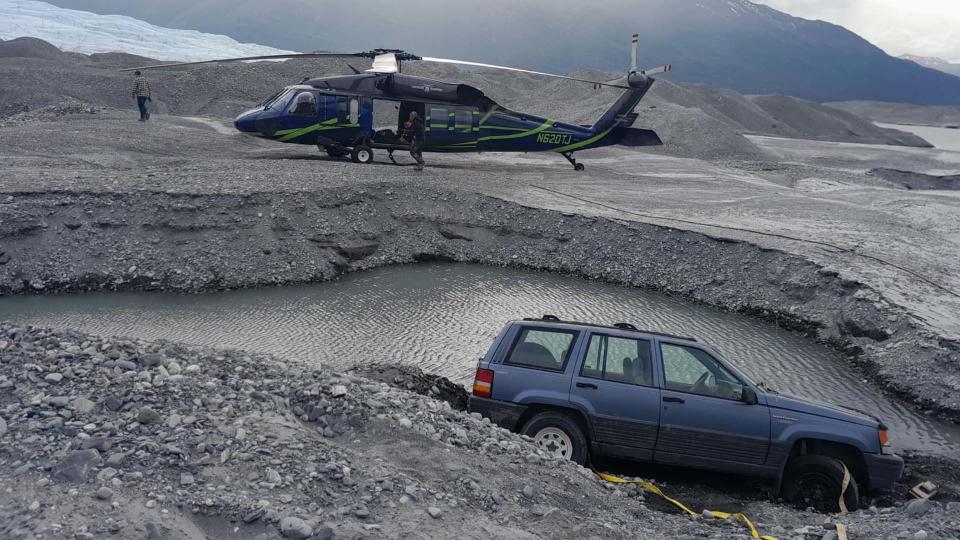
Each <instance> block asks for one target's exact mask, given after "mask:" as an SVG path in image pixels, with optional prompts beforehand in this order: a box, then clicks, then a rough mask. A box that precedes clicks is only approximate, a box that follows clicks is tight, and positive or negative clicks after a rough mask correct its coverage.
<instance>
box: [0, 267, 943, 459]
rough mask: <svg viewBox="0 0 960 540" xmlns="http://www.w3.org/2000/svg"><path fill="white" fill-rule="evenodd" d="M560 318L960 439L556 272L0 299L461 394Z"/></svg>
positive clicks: (861, 385) (819, 375) (683, 318)
mask: <svg viewBox="0 0 960 540" xmlns="http://www.w3.org/2000/svg"><path fill="white" fill-rule="evenodd" d="M544 313H550V314H553V315H557V316H559V317H561V318H563V319H569V320H580V321H585V322H595V323H604V324H610V323H614V322H621V321H623V322H630V323H633V324H635V325H636V326H637V327H639V328H646V329H650V330H655V331H662V332H668V333H679V334H684V335H690V336H694V337H696V338H697V339H699V340H701V341H704V342H706V343H708V344H710V345H712V346H713V347H714V348H716V349H717V350H719V351H720V352H721V353H722V354H723V355H724V356H725V357H726V358H727V359H728V360H729V361H730V362H732V363H733V364H735V365H736V366H737V367H739V368H740V369H741V370H743V371H744V372H745V373H746V374H747V375H749V376H750V377H751V378H753V379H754V380H755V381H763V382H765V383H767V385H768V386H770V387H772V388H774V389H776V390H779V391H781V392H784V393H791V394H795V395H799V396H804V397H810V398H814V399H819V400H822V401H827V402H831V403H835V404H838V405H848V406H851V407H854V408H857V409H860V410H863V411H866V412H870V413H872V414H875V415H877V416H878V417H880V418H882V419H883V420H884V421H885V422H886V423H887V424H888V425H889V426H890V428H891V433H892V434H893V437H894V442H895V443H899V444H898V446H899V447H906V448H916V449H923V450H926V451H931V452H942V451H947V450H948V449H950V448H953V449H954V451H955V448H956V446H955V445H957V444H960V442H958V441H960V427H958V426H956V425H954V424H949V423H940V422H937V421H936V420H934V419H932V418H929V417H927V416H924V415H920V414H917V413H915V412H913V411H912V410H910V409H909V408H907V407H906V406H904V405H902V404H900V403H898V402H895V401H891V400H889V399H887V398H886V397H885V396H883V395H882V394H881V393H880V392H879V391H878V390H877V389H876V388H875V387H873V386H872V385H870V384H868V383H867V382H866V381H865V380H863V379H862V378H861V377H860V376H859V375H858V374H857V373H856V372H854V371H851V369H850V368H849V365H848V364H847V363H846V362H845V361H844V360H843V359H841V358H839V357H838V356H837V355H836V354H835V353H833V352H832V351H831V350H829V349H827V348H825V347H823V346H821V345H818V344H817V343H815V342H813V341H812V340H809V339H805V338H802V337H799V336H797V335H794V334H792V333H790V332H786V331H784V330H782V329H779V328H777V327H776V326H775V325H772V324H766V323H763V322H760V321H757V320H754V319H751V318H748V317H744V316H741V315H736V314H731V313H724V312H721V311H717V310H714V309H709V308H705V307H703V306H700V305H697V304H695V303H690V302H686V301H681V300H678V299H675V298H671V297H668V296H665V295H662V294H658V293H653V292H648V291H643V290H639V289H635V288H628V287H620V286H615V285H608V284H602V283H597V282H591V281H587V280H582V279H577V278H571V277H565V276H559V275H556V274H549V273H539V272H525V271H518V270H508V269H501V268H492V267H485V266H473V265H462V264H457V265H452V264H451V265H445V264H428V265H414V266H400V267H390V268H383V269H378V270H373V271H369V272H363V273H357V274H351V275H349V276H347V277H345V278H343V279H341V280H338V281H334V282H328V283H320V284H312V285H302V286H285V287H274V288H262V289H247V290H240V291H227V292H217V293H208V294H195V295H187V294H177V293H154V292H149V293H89V294H75V295H60V296H21V297H8V298H3V299H0V320H11V321H16V322H19V323H29V324H34V325H41V326H51V327H55V328H73V329H78V330H82V331H86V332H89V333H94V334H100V335H123V336H129V337H137V338H147V339H155V338H165V339H170V340H175V341H179V342H184V343H190V344H197V345H209V346H215V347H233V348H242V349H246V350H250V351H257V352H264V353H272V354H276V355H278V356H280V357H283V358H287V359H291V360H296V361H301V362H308V363H311V364H318V365H322V366H324V367H327V368H331V369H340V368H346V367H349V366H352V365H354V364H357V363H369V362H399V363H408V364H414V365H417V366H420V367H421V368H423V369H424V370H425V371H428V372H432V373H437V374H440V375H444V376H447V377H449V378H450V379H452V380H454V381H457V382H460V383H467V382H469V381H470V380H472V376H473V370H474V368H475V366H476V361H477V358H478V357H480V356H482V355H483V353H484V352H485V351H486V349H487V347H488V346H489V344H490V343H491V341H492V340H493V338H494V337H495V336H496V334H497V332H498V331H499V330H500V328H501V327H502V326H503V325H504V323H506V322H507V321H509V320H512V319H518V318H522V317H527V316H533V317H537V316H540V315H542V314H544Z"/></svg>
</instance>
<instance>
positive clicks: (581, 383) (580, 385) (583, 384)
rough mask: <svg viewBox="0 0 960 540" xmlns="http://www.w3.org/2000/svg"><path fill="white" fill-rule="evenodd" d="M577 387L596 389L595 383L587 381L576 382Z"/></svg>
mask: <svg viewBox="0 0 960 540" xmlns="http://www.w3.org/2000/svg"><path fill="white" fill-rule="evenodd" d="M577 388H593V389H594V390H596V389H597V385H595V384H593V383H588V382H578V383H577Z"/></svg>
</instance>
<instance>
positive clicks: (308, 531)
mask: <svg viewBox="0 0 960 540" xmlns="http://www.w3.org/2000/svg"><path fill="white" fill-rule="evenodd" d="M280 534H282V535H283V536H285V537H287V538H310V537H311V536H312V535H313V528H312V527H310V525H308V524H307V522H306V521H304V520H302V519H300V518H298V517H294V516H287V517H285V518H283V519H281V520H280Z"/></svg>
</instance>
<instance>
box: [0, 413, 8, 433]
mask: <svg viewBox="0 0 960 540" xmlns="http://www.w3.org/2000/svg"><path fill="white" fill-rule="evenodd" d="M6 434H7V421H6V420H4V419H3V417H2V416H0V437H3V436H4V435H6Z"/></svg>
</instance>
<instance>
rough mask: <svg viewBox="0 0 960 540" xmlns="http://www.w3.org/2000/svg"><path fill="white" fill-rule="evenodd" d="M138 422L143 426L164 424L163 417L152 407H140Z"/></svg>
mask: <svg viewBox="0 0 960 540" xmlns="http://www.w3.org/2000/svg"><path fill="white" fill-rule="evenodd" d="M137 422H140V423H141V424H161V423H163V417H162V416H160V413H158V412H157V411H155V410H153V409H151V408H150V407H140V411H139V412H138V413H137Z"/></svg>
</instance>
